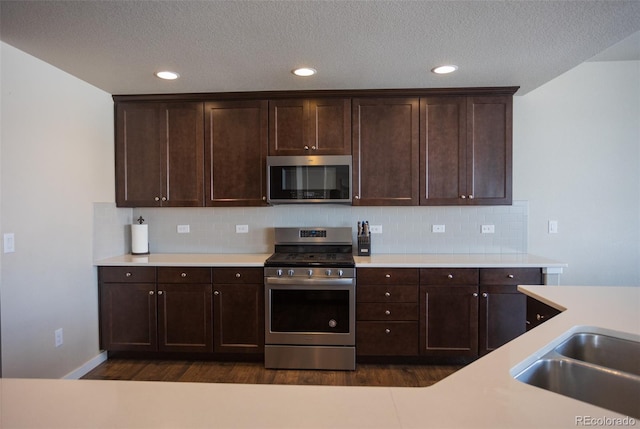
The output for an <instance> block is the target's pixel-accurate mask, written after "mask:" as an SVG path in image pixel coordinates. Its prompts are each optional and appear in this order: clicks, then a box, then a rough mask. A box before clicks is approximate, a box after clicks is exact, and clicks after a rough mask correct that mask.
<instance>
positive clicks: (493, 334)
mask: <svg viewBox="0 0 640 429" xmlns="http://www.w3.org/2000/svg"><path fill="white" fill-rule="evenodd" d="M479 308H480V317H479V323H480V330H479V337H480V346H479V353H480V355H485V354H487V353H489V352H490V351H492V350H494V349H496V348H498V347H500V346H501V345H503V344H505V343H507V342H509V341H511V340H512V339H514V338H516V337H517V336H519V335H521V334H524V333H525V331H526V326H527V325H526V314H527V300H526V296H525V295H523V294H522V293H520V292H518V291H517V287H516V286H510V285H481V286H480V305H479Z"/></svg>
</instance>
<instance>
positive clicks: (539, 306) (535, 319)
mask: <svg viewBox="0 0 640 429" xmlns="http://www.w3.org/2000/svg"><path fill="white" fill-rule="evenodd" d="M560 313H562V312H561V311H560V310H558V309H556V308H553V307H551V306H550V305H547V304H545V303H544V302H541V301H538V300H537V299H534V298H531V297H530V296H528V297H527V331H528V330H531V329H533V328H535V327H536V326H540V325H542V324H543V323H544V322H546V321H547V320H549V319H551V318H552V317H554V316H557V315H558V314H560Z"/></svg>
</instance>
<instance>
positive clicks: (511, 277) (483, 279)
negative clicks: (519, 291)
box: [480, 268, 542, 285]
mask: <svg viewBox="0 0 640 429" xmlns="http://www.w3.org/2000/svg"><path fill="white" fill-rule="evenodd" d="M480 284H487V285H540V284H542V270H541V269H540V268H483V269H481V270H480Z"/></svg>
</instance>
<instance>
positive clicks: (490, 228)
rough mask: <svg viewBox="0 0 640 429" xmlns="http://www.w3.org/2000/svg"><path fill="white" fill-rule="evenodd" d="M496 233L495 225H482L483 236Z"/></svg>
mask: <svg viewBox="0 0 640 429" xmlns="http://www.w3.org/2000/svg"><path fill="white" fill-rule="evenodd" d="M495 232H496V226H495V225H482V233H483V234H494V233H495Z"/></svg>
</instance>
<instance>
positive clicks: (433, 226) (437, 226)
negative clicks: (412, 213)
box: [431, 225, 444, 232]
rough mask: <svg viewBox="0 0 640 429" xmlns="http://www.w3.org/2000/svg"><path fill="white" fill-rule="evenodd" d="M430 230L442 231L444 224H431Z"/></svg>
mask: <svg viewBox="0 0 640 429" xmlns="http://www.w3.org/2000/svg"><path fill="white" fill-rule="evenodd" d="M431 232H444V225H432V226H431Z"/></svg>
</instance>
